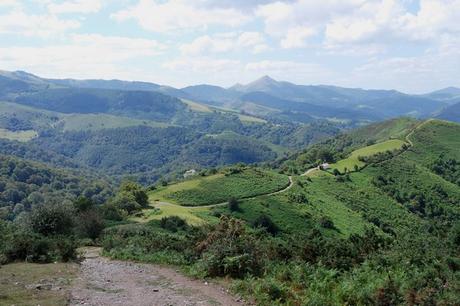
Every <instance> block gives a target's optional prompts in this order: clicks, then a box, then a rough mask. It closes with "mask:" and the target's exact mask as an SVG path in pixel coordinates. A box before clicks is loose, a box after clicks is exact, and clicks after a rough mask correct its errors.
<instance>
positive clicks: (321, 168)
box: [318, 163, 331, 170]
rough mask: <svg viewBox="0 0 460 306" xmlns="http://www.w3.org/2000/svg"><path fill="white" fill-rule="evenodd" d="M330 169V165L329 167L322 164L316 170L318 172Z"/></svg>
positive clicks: (326, 164)
mask: <svg viewBox="0 0 460 306" xmlns="http://www.w3.org/2000/svg"><path fill="white" fill-rule="evenodd" d="M330 167H331V165H329V163H322V164H321V165H319V166H318V169H320V170H327V169H329V168H330Z"/></svg>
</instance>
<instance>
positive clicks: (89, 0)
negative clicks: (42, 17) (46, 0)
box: [48, 0, 102, 14]
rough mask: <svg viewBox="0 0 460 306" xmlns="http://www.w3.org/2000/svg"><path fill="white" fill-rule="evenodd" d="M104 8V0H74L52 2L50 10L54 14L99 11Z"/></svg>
mask: <svg viewBox="0 0 460 306" xmlns="http://www.w3.org/2000/svg"><path fill="white" fill-rule="evenodd" d="M101 8H102V0H72V1H64V2H61V3H50V4H49V5H48V10H49V11H50V12H51V13H52V14H68V13H82V14H89V13H97V12H99V10H100V9H101Z"/></svg>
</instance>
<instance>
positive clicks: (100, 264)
mask: <svg viewBox="0 0 460 306" xmlns="http://www.w3.org/2000/svg"><path fill="white" fill-rule="evenodd" d="M99 253H100V249H98V248H88V249H86V256H85V260H84V261H83V262H82V263H81V272H80V275H79V277H78V278H77V279H76V281H75V283H74V286H73V288H72V291H71V300H70V305H92V306H93V305H94V306H99V305H101V306H102V305H114V306H115V305H124V306H131V305H133V306H144V305H145V306H147V305H148V306H154V305H155V306H156V305H158V306H166V305H169V306H173V305H174V306H176V305H177V306H178V305H187V306H194V305H203V306H207V305H229V306H232V305H243V304H242V303H240V302H239V301H237V299H236V298H235V297H233V296H231V295H230V294H228V293H227V292H226V290H224V289H223V288H222V287H220V286H218V285H215V284H207V283H205V282H203V281H199V280H193V279H190V278H188V277H185V276H183V275H181V274H179V273H177V272H176V271H175V270H173V269H170V268H165V267H160V266H157V265H150V264H140V263H133V262H125V261H117V260H110V259H108V258H104V257H101V256H99Z"/></svg>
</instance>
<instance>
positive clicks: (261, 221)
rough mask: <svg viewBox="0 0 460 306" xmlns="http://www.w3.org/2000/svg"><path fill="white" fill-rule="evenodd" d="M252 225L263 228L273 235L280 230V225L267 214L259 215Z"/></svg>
mask: <svg viewBox="0 0 460 306" xmlns="http://www.w3.org/2000/svg"><path fill="white" fill-rule="evenodd" d="M252 226H253V227H255V228H263V229H264V230H266V231H267V232H268V233H270V234H272V235H276V234H277V233H278V232H279V228H278V226H277V225H276V224H275V223H274V222H273V221H272V219H270V217H269V216H267V215H260V216H259V217H257V219H256V220H254V222H253V223H252Z"/></svg>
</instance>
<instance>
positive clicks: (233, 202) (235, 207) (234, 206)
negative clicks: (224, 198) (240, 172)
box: [228, 198, 240, 212]
mask: <svg viewBox="0 0 460 306" xmlns="http://www.w3.org/2000/svg"><path fill="white" fill-rule="evenodd" d="M228 209H229V210H230V211H231V212H235V211H240V203H239V202H238V200H237V199H236V198H230V199H229V200H228Z"/></svg>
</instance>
